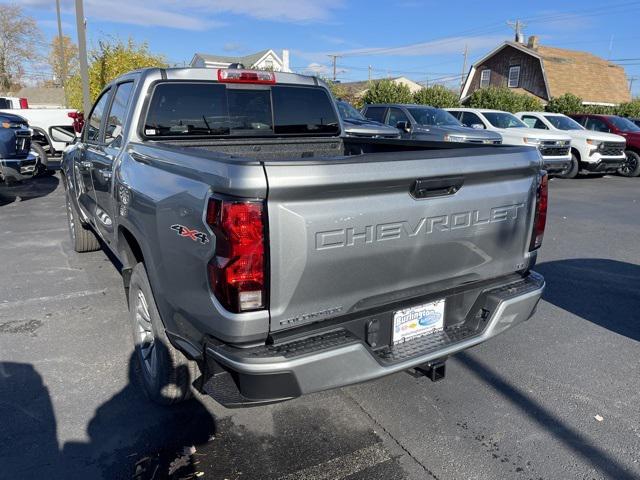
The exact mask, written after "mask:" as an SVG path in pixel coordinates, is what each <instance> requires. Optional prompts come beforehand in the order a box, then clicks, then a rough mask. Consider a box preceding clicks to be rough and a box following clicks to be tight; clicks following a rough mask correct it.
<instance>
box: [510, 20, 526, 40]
mask: <svg viewBox="0 0 640 480" xmlns="http://www.w3.org/2000/svg"><path fill="white" fill-rule="evenodd" d="M507 25H509V26H510V27H511V28H513V31H514V32H515V33H516V35H515V39H516V42H518V43H524V34H523V33H522V29H523V28H524V27H526V26H527V25H526V24H524V23H522V22H521V21H520V20H516V21H515V22H507Z"/></svg>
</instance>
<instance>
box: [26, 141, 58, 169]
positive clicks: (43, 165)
mask: <svg viewBox="0 0 640 480" xmlns="http://www.w3.org/2000/svg"><path fill="white" fill-rule="evenodd" d="M31 150H33V151H34V152H36V155H37V156H38V163H37V164H36V171H37V172H38V173H37V175H38V176H45V175H47V176H50V175H53V174H54V173H55V172H54V171H53V170H49V167H48V165H49V156H48V155H47V152H45V151H44V148H43V147H42V145H40V144H39V143H35V142H33V143H32V144H31Z"/></svg>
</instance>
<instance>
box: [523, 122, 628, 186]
mask: <svg viewBox="0 0 640 480" xmlns="http://www.w3.org/2000/svg"><path fill="white" fill-rule="evenodd" d="M516 117H518V118H519V119H520V120H522V121H523V122H524V123H525V124H526V125H527V126H528V127H529V128H534V129H538V130H545V131H549V132H557V133H563V134H565V135H569V136H570V137H571V167H570V168H569V169H568V170H567V171H566V172H565V173H564V174H563V175H562V177H563V178H575V177H576V176H577V175H578V173H582V174H590V173H613V172H616V171H617V170H618V169H619V168H620V167H621V166H622V164H623V162H624V161H625V158H626V157H625V153H624V152H625V144H626V142H625V138H624V137H622V136H620V135H614V134H612V133H608V132H598V131H593V130H587V129H585V128H584V127H583V126H582V125H580V124H579V123H578V122H576V121H575V120H573V119H572V118H569V117H567V116H566V115H563V114H561V113H551V112H519V113H516Z"/></svg>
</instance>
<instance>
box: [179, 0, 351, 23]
mask: <svg viewBox="0 0 640 480" xmlns="http://www.w3.org/2000/svg"><path fill="white" fill-rule="evenodd" d="M181 4H182V5H183V6H187V5H191V6H192V7H198V8H206V9H208V10H210V11H213V12H227V13H232V14H235V15H244V16H248V17H253V18H257V19H260V20H273V21H279V22H318V21H326V20H329V18H330V17H331V15H332V13H333V11H334V10H337V9H339V8H342V7H343V5H344V1H343V0H323V1H318V0H268V1H267V0H184V1H183V2H182V3H181Z"/></svg>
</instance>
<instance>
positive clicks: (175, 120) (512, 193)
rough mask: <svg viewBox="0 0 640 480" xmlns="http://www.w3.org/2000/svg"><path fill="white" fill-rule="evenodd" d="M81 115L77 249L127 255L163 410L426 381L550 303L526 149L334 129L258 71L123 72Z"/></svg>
mask: <svg viewBox="0 0 640 480" xmlns="http://www.w3.org/2000/svg"><path fill="white" fill-rule="evenodd" d="M87 119H88V120H87V122H86V125H85V127H84V131H83V133H82V136H81V138H79V139H78V141H76V142H75V144H74V145H73V146H71V147H70V148H69V149H67V151H66V153H65V156H64V161H63V170H62V172H63V177H64V184H65V187H66V194H67V195H66V198H67V210H68V219H69V227H70V232H71V239H72V242H73V246H74V248H75V250H76V251H79V252H82V251H89V250H96V249H98V248H100V246H101V245H103V246H104V247H106V248H108V249H110V250H111V251H112V252H113V253H114V254H115V255H116V257H117V258H118V260H119V262H121V264H122V270H121V271H122V277H123V280H124V287H125V290H126V292H127V298H128V303H129V311H130V322H131V326H132V330H133V335H134V339H135V345H136V352H137V358H138V359H139V361H140V365H141V372H142V375H141V378H142V382H143V385H144V388H145V390H146V392H147V394H148V396H149V397H150V398H151V399H152V400H154V401H157V402H160V403H164V404H169V403H175V402H178V401H181V400H183V399H185V398H186V397H188V396H189V395H190V393H191V392H192V388H193V387H195V388H197V389H199V390H200V391H204V392H207V393H209V394H211V395H212V396H214V398H216V399H218V400H219V401H220V402H222V403H224V404H226V405H230V406H231V405H244V404H251V403H259V402H269V401H277V400H283V399H288V398H293V397H297V396H300V395H302V394H306V393H310V392H315V391H320V390H324V389H329V388H334V387H339V386H343V385H349V384H353V383H357V382H363V381H367V380H371V379H375V378H378V377H382V376H384V375H387V374H390V373H393V372H398V371H402V370H407V369H411V368H416V369H418V370H419V371H421V372H423V373H425V374H427V375H429V376H431V377H432V379H436V378H438V377H439V376H441V375H442V373H443V371H444V363H443V362H444V359H446V358H447V356H448V355H451V354H453V353H455V352H459V351H461V350H463V349H466V348H469V347H472V346H474V345H477V344H479V343H481V342H484V341H485V340H487V339H489V338H490V337H493V336H495V335H497V334H498V333H500V332H502V331H504V330H505V329H507V328H509V327H512V326H514V325H516V324H518V323H520V322H522V321H524V320H527V319H528V318H529V317H530V316H531V315H532V314H533V312H534V310H535V308H536V305H537V303H538V300H539V299H540V296H541V294H542V291H543V288H544V281H543V278H542V277H541V276H540V275H538V274H536V273H535V272H533V271H532V267H533V266H534V264H535V260H536V254H537V249H538V248H539V247H540V244H541V241H542V236H543V232H544V226H545V218H546V205H547V176H546V174H545V172H544V171H542V170H541V160H540V155H539V153H538V152H537V150H535V149H532V148H526V147H513V146H478V145H471V144H454V143H446V142H440V143H438V142H435V143H433V142H424V141H407V140H393V139H360V138H349V137H345V136H343V135H342V126H341V122H340V120H339V116H338V113H337V111H336V106H335V103H334V101H333V100H332V97H331V95H330V93H329V91H328V89H327V87H326V86H325V85H324V84H323V83H322V82H321V81H319V80H318V79H316V78H312V77H304V76H299V75H295V74H289V73H280V72H261V71H251V70H235V69H226V70H215V69H188V68H186V69H146V70H140V71H136V72H132V73H129V74H127V75H124V76H122V77H120V78H118V79H117V80H115V81H114V82H112V83H111V84H109V85H108V86H107V87H106V89H105V90H104V91H103V92H102V93H101V94H100V96H99V98H98V99H97V102H96V103H95V105H94V107H93V109H92V111H91V112H90V114H89V115H88V116H87ZM98 238H99V239H100V242H99V241H98ZM97 341H98V340H97Z"/></svg>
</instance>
